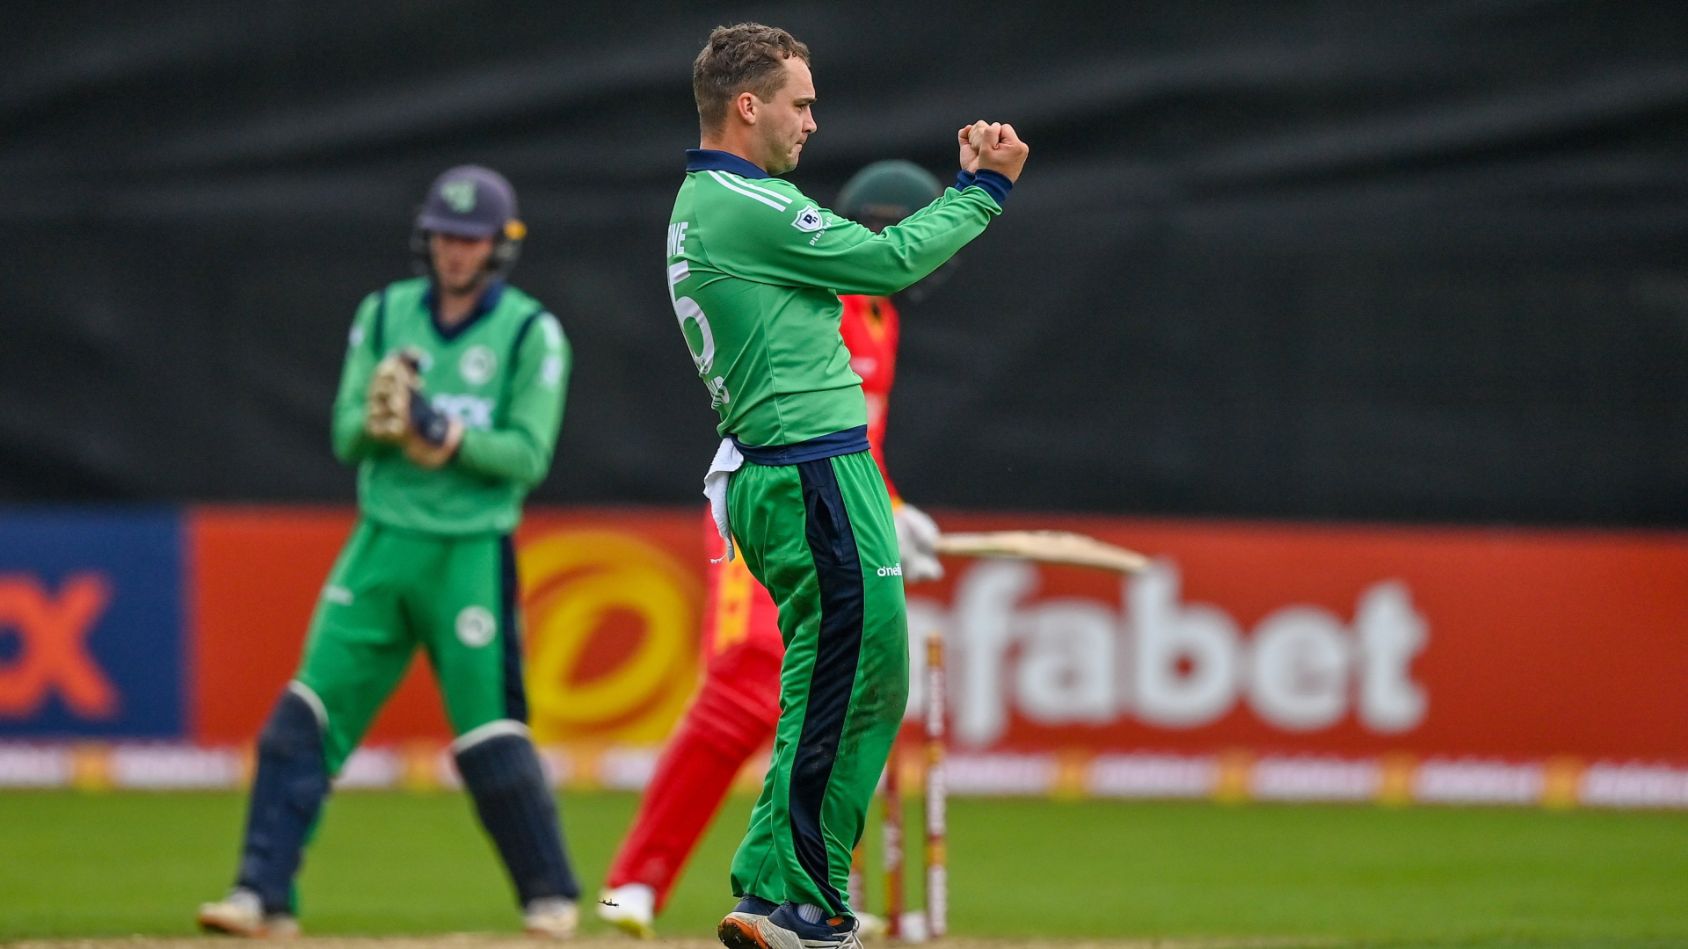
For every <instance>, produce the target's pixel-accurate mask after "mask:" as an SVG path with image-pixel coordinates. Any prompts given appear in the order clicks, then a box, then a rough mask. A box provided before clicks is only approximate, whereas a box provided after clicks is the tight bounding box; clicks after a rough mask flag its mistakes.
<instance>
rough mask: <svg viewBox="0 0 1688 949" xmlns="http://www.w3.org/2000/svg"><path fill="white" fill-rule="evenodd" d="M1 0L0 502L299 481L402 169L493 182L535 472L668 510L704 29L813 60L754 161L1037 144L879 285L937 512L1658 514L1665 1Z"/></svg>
mask: <svg viewBox="0 0 1688 949" xmlns="http://www.w3.org/2000/svg"><path fill="white" fill-rule="evenodd" d="M679 9H682V8H680V7H679V6H678V5H650V6H641V5H639V4H629V3H618V4H609V3H596V2H575V3H567V4H563V3H550V2H546V3H534V4H495V3H478V2H477V3H470V2H423V0H383V2H369V0H362V2H358V3H320V4H318V3H288V2H269V3H258V2H206V3H188V2H162V0H160V2H150V3H145V4H117V3H105V2H87V3H54V4H42V5H39V6H34V7H30V6H26V5H19V6H16V7H14V6H10V5H9V6H8V10H9V19H10V21H11V22H10V24H9V28H8V30H7V31H5V36H4V37H3V38H0V62H3V63H4V65H3V66H0V76H3V81H0V222H3V224H4V226H5V235H6V241H5V248H4V250H3V252H0V329H3V336H0V405H3V409H0V499H9V500H14V501H15V500H91V499H98V500H128V499H182V500H198V499H205V500H229V499H255V500H279V501H309V500H319V499H320V500H341V499H345V498H349V497H350V496H351V493H352V484H353V482H352V478H351V477H350V475H349V473H348V472H346V471H344V470H343V469H341V468H339V467H338V466H337V465H336V464H335V463H334V462H333V460H332V459H331V458H330V456H329V453H328V450H327V429H326V422H327V411H328V404H329V401H330V398H331V394H332V391H333V387H334V382H335V378H336V375H337V373H338V369H339V361H340V357H341V348H342V345H343V341H344V333H345V329H346V326H347V323H348V320H349V318H350V314H351V311H352V308H353V306H354V305H355V303H356V301H357V300H358V298H359V297H360V296H361V295H362V294H363V293H364V292H366V291H367V290H369V289H372V288H373V287H375V286H377V285H379V284H381V283H383V282H385V281H387V280H389V279H393V278H395V277H397V276H402V275H405V274H406V273H407V272H408V266H409V262H408V257H407V252H406V237H407V232H408V227H409V217H410V215H411V213H412V210H413V208H414V206H415V204H416V202H417V201H418V200H419V198H420V195H421V192H422V190H423V188H424V187H425V185H426V183H427V182H428V180H429V179H430V178H431V177H432V176H433V174H434V173H436V172H437V171H439V170H440V169H442V168H444V167H446V166H448V165H450V164H455V163H459V162H463V161H478V162H483V163H487V164H490V165H493V166H495V167H497V168H499V169H501V170H503V171H504V172H505V173H506V174H507V175H508V176H509V177H510V178H511V179H512V180H513V181H514V182H515V183H516V185H517V188H518V190H519V191H520V193H521V199H522V202H523V205H524V211H525V217H526V218H527V220H528V222H529V224H530V227H531V232H532V239H531V241H530V242H529V246H528V248H527V251H526V254H525V256H524V259H523V261H522V263H521V265H520V267H519V268H518V270H517V271H516V275H515V276H516V282H517V283H519V284H520V285H522V286H523V287H524V288H526V289H528V290H530V291H531V292H533V293H535V294H536V295H537V296H539V297H540V298H541V299H542V300H545V301H547V302H548V303H549V304H550V305H551V306H552V307H553V309H554V310H555V311H556V312H557V313H558V314H559V316H560V317H561V319H562V320H563V322H564V325H565V327H566V328H567V330H568V332H569V334H570V337H571V339H572V341H573V343H574V346H575V353H576V374H575V378H574V384H573V386H572V389H571V393H570V405H569V410H568V415H567V420H566V423H565V426H564V436H563V440H562V445H561V448H560V451H559V456H558V462H557V465H556V466H555V468H554V469H553V472H552V475H551V477H550V478H549V480H548V481H547V483H546V484H545V485H544V486H543V488H542V489H541V490H540V491H539V494H538V496H539V497H540V498H542V499H544V500H549V501H556V502H649V501H661V502H671V501H685V500H687V499H694V498H695V496H696V491H697V489H698V485H699V479H700V477H701V475H702V472H703V468H704V467H705V465H706V463H707V460H708V456H709V454H710V451H711V448H712V445H713V441H714V438H713V434H712V431H711V424H712V419H713V415H712V413H710V411H709V410H708V407H707V401H706V398H705V395H704V393H703V390H702V387H701V386H700V385H699V384H698V383H697V382H696V380H695V378H694V377H693V376H692V374H691V368H690V362H689V360H688V358H687V356H686V352H685V349H684V346H683V344H682V343H681V340H680V338H679V334H678V332H677V331H676V329H675V326H674V322H673V316H672V314H671V312H670V310H669V307H668V302H667V298H666V293H665V290H664V287H663V279H662V271H661V253H662V240H663V231H664V225H665V223H666V221H667V215H668V210H669V207H670V203H671V200H672V196H673V191H674V188H675V186H676V184H677V182H678V178H679V173H680V163H681V160H682V156H681V150H682V149H684V148H685V147H687V146H689V145H692V144H695V140H696V131H695V116H694V113H693V111H692V106H691V101H690V87H689V65H690V60H691V57H692V56H693V55H694V53H695V52H696V49H697V47H698V45H699V44H700V42H701V41H702V39H703V37H704V36H705V35H706V34H707V31H708V29H709V27H710V26H712V25H714V24H716V23H719V22H728V21H732V20H735V19H739V18H758V19H766V20H768V21H770V22H775V23H779V24H781V25H785V26H787V27H788V28H790V29H792V30H793V31H794V32H795V33H797V34H798V35H799V37H801V38H803V39H805V40H806V41H807V42H808V43H809V44H810V45H811V46H812V47H813V48H814V51H815V75H816V81H817V86H818V89H819V93H820V102H819V104H818V107H817V116H818V119H819V123H820V131H819V134H818V135H817V136H816V137H815V138H814V139H813V140H812V141H811V143H810V146H809V148H808V149H806V155H805V159H804V163H803V166H802V168H800V169H799V170H798V171H797V172H796V173H795V175H794V178H795V180H796V181H797V182H798V183H799V185H801V186H802V187H803V188H805V190H807V191H808V192H809V193H810V194H812V195H814V196H816V197H817V198H819V199H821V200H823V201H825V200H829V199H830V198H831V197H832V195H833V194H834V193H835V192H836V189H837V187H838V185H839V184H840V183H841V182H842V181H843V179H844V178H845V177H847V176H848V174H849V173H850V172H851V171H853V170H854V169H855V168H856V167H859V166H860V165H861V164H863V163H865V162H867V161H870V160H873V159H877V158H881V157H890V156H902V157H908V158H912V159H915V160H917V161H919V162H921V163H923V164H926V165H928V166H930V167H932V168H933V170H934V171H937V172H941V173H942V174H943V175H944V176H946V177H947V176H948V174H949V173H950V172H949V169H951V168H952V167H953V161H954V156H953V150H952V149H951V148H950V146H949V145H948V141H949V138H950V136H951V135H952V134H953V129H954V128H955V127H956V126H958V125H960V124H962V123H963V122H965V121H969V120H971V119H974V118H976V117H986V118H992V119H1008V120H1011V121H1014V122H1015V123H1016V125H1017V126H1018V128H1019V129H1020V131H1021V133H1022V135H1023V136H1024V137H1025V138H1026V139H1027V140H1028V141H1029V142H1031V144H1032V146H1033V154H1032V160H1031V163H1030V165H1029V166H1028V169H1027V172H1026V175H1025V178H1024V179H1023V181H1022V183H1021V187H1019V188H1018V189H1016V191H1015V193H1014V195H1013V198H1012V200H1011V202H1010V206H1009V209H1008V213H1007V214H1006V215H1005V216H1004V218H1003V219H1002V220H1001V221H1000V222H999V223H998V224H997V225H996V226H993V227H992V229H991V230H990V231H989V232H988V233H987V234H986V235H985V236H984V237H983V238H982V239H980V240H979V241H978V242H976V244H975V245H973V246H972V247H971V248H969V249H968V250H967V251H965V252H964V257H963V260H962V262H961V266H960V267H959V268H958V269H957V270H956V272H955V277H954V279H952V280H951V281H950V282H949V283H948V284H947V285H945V286H943V287H942V288H940V289H939V290H938V291H937V292H936V293H935V294H934V295H933V296H932V297H931V298H930V299H929V300H927V301H926V302H924V303H922V304H920V305H918V306H911V307H908V308H907V311H906V313H905V329H904V337H905V341H904V347H903V353H902V359H903V373H902V376H901V379H900V382H899V387H898V393H897V397H896V399H895V400H894V402H893V404H894V408H893V411H892V429H891V455H892V459H893V466H894V468H895V469H896V471H897V473H898V480H899V482H900V484H901V486H902V487H903V489H904V491H905V492H906V493H907V494H908V495H909V496H910V497H911V498H913V499H916V500H918V501H921V502H926V503H929V504H932V505H934V506H938V507H951V506H975V507H993V508H1014V509H1040V508H1064V509H1082V510H1104V511H1118V512H1125V513H1140V514H1161V513H1166V514H1202V515H1244V516H1266V517H1312V518H1360V519H1386V520H1477V521H1521V522H1544V523H1553V522H1563V523H1577V522H1584V523H1587V522H1592V523H1613V524H1658V523H1669V524H1682V523H1685V522H1688V505H1685V503H1684V500H1685V498H1688V356H1685V353H1688V7H1684V5H1682V4H1678V3H1672V2H1657V3H1646V2H1627V3H1599V2H1587V3H1554V2H1521V0H1519V2H1477V0H1455V2H1438V3H1431V2H1413V3H1385V2H1362V0H1352V2H1284V3H1272V4H1264V3H1253V2H1238V3H1143V4H1125V5H1120V4H1102V3H1093V4H1083V5H1060V4H1014V5H1006V4H1005V5H994V4H988V3H987V4H980V3H970V4H966V5H959V6H955V7H945V8H940V7H936V6H933V5H929V4H919V3H894V4H872V3H853V4H832V3H825V4H799V3H782V4H778V5H768V4H744V5H740V6H735V7H721V8H706V7H705V5H693V6H692V9H695V10H698V11H700V12H695V13H691V12H688V13H683V14H682V13H676V12H675V11H676V10H679Z"/></svg>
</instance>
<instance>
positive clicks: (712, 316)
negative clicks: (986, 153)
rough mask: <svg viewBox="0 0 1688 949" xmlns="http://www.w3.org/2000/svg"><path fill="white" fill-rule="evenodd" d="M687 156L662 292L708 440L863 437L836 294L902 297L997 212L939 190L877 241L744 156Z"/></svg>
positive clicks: (857, 380)
mask: <svg viewBox="0 0 1688 949" xmlns="http://www.w3.org/2000/svg"><path fill="white" fill-rule="evenodd" d="M689 156H690V161H689V162H688V165H687V169H686V172H687V173H686V180H685V183H684V184H682V185H681V186H680V193H679V195H678V196H677V197H676V198H675V200H674V214H673V216H672V218H670V223H669V225H668V292H669V298H670V300H671V301H672V302H673V304H674V313H675V316H676V317H677V318H678V319H679V321H680V330H681V332H682V333H683V334H684V335H685V338H686V345H687V346H688V347H689V348H690V349H691V353H692V361H693V363H694V364H695V365H696V366H697V370H698V375H699V377H700V378H702V379H703V382H704V385H705V386H706V387H707V388H708V389H709V394H710V401H711V404H712V405H713V406H714V407H715V409H716V410H717V411H718V412H719V413H720V415H721V423H720V425H719V427H718V430H719V431H720V433H721V434H722V435H732V436H735V437H737V438H738V439H739V440H740V441H741V442H743V443H745V444H747V445H758V446H761V445H790V444H795V443H797V442H802V441H807V440H809V439H811V438H818V437H820V436H823V435H830V434H833V433H836V432H842V431H845V430H847V429H852V428H855V427H857V426H860V425H865V424H866V423H867V408H866V402H865V401H864V400H863V398H862V391H861V381H862V380H861V377H860V376H858V375H856V374H855V373H854V372H852V371H851V370H850V353H849V351H848V350H847V349H845V348H844V340H843V338H842V337H840V336H839V334H838V321H839V317H840V315H841V314H842V312H843V309H842V306H841V305H840V304H839V302H838V294H840V293H863V294H875V295H889V294H892V293H895V292H897V291H899V290H902V289H904V288H905V287H907V286H909V285H910V284H912V283H914V282H915V281H917V280H919V279H920V278H922V277H924V276H926V275H927V274H929V273H931V272H932V271H934V270H936V269H937V268H938V267H939V266H940V265H941V264H943V262H944V261H946V260H948V259H949V258H950V257H951V256H953V255H954V254H955V252H956V251H958V250H960V249H961V248H962V247H963V246H964V245H966V244H967V242H968V241H971V240H972V239H973V238H975V237H977V236H979V234H980V233H981V232H983V231H984V229H985V226H986V225H987V224H989V223H990V221H991V219H992V218H993V217H995V216H996V215H997V214H1000V213H1001V212H1002V207H1001V205H1000V204H999V203H998V202H997V200H996V199H995V198H993V197H992V196H991V195H990V194H989V193H988V192H987V191H986V190H985V189H983V188H980V187H966V188H962V189H960V190H957V189H955V188H950V189H947V190H946V191H945V192H944V193H943V194H942V195H940V196H939V197H938V198H937V199H936V200H935V201H933V202H932V203H931V204H929V205H927V206H926V207H924V208H922V209H920V210H919V211H916V212H915V213H914V214H911V215H909V217H907V218H906V219H904V220H903V221H902V222H901V223H900V224H897V225H895V226H892V227H887V228H885V229H884V230H883V231H881V232H879V233H877V234H876V233H874V232H873V231H871V230H869V229H867V228H865V227H862V226H861V225H859V224H857V223H855V222H854V221H851V220H849V219H848V218H843V217H840V216H838V215H836V214H834V213H832V212H831V211H828V210H826V209H824V208H821V207H820V206H819V205H817V204H815V203H814V202H813V201H810V200H809V199H808V198H806V197H804V196H803V193H802V192H801V191H799V190H798V189H797V186H796V185H793V184H791V183H790V182H788V181H785V180H783V179H780V178H770V177H768V176H767V175H766V174H764V173H763V172H762V171H761V169H759V168H757V167H756V166H755V165H753V164H751V163H750V162H748V161H745V160H744V159H742V158H738V157H736V156H733V155H729V154H726V153H724V152H716V151H708V150H703V149H698V150H694V151H692V152H690V153H689Z"/></svg>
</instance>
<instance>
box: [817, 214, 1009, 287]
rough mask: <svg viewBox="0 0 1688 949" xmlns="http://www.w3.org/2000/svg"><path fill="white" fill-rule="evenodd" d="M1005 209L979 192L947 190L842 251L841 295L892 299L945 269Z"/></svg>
mask: <svg viewBox="0 0 1688 949" xmlns="http://www.w3.org/2000/svg"><path fill="white" fill-rule="evenodd" d="M1000 213H1002V206H1001V205H1000V204H998V203H997V202H996V200H995V199H994V198H993V197H991V196H990V194H989V193H988V192H986V191H984V190H982V189H979V188H968V189H966V190H964V191H948V192H945V194H944V196H943V197H942V198H939V199H938V200H937V201H934V202H933V203H932V204H930V205H927V206H926V207H925V208H922V209H921V210H920V211H917V212H915V213H914V214H912V215H910V216H909V217H908V218H907V219H905V220H904V221H903V222H902V223H901V224H897V225H893V226H891V227H888V228H886V229H885V230H883V231H881V232H880V233H879V234H878V235H876V236H874V237H873V238H871V239H869V240H864V241H862V242H860V243H858V244H855V245H853V246H850V247H847V248H845V249H844V250H842V251H841V252H840V253H839V255H838V257H839V259H838V261H837V264H838V267H837V268H836V269H837V270H838V271H839V272H838V273H837V274H836V276H837V277H838V278H839V280H838V281H837V284H836V286H834V287H833V289H836V290H837V291H838V292H840V293H870V294H882V295H889V294H892V293H897V292H900V291H902V290H905V289H907V288H908V287H909V286H910V285H911V284H913V283H915V282H917V281H919V280H920V279H922V278H924V277H926V276H927V275H928V274H930V273H931V272H932V271H934V270H937V269H938V268H939V267H941V266H942V265H943V263H944V261H946V260H949V259H950V258H951V257H954V256H955V254H956V252H957V251H959V250H960V249H961V248H963V247H965V246H966V245H967V244H968V243H969V242H971V241H972V240H973V239H974V238H975V237H978V236H979V235H980V234H982V233H984V230H985V227H986V226H987V225H989V224H990V221H991V218H993V217H995V216H996V215H998V214H1000Z"/></svg>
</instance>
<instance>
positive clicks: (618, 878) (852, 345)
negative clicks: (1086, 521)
mask: <svg viewBox="0 0 1688 949" xmlns="http://www.w3.org/2000/svg"><path fill="white" fill-rule="evenodd" d="M941 190H942V186H941V185H939V183H938V180H937V179H936V178H935V177H933V176H932V175H931V174H929V173H927V172H926V171H924V170H922V169H921V168H920V167H919V166H917V165H914V164H912V163H910V162H906V161H882V162H876V163H874V164H872V165H869V166H867V167H866V168H864V169H862V170H861V171H860V172H858V173H857V174H856V175H855V176H854V177H852V178H851V179H850V181H849V182H847V183H846V184H845V186H844V189H843V190H842V191H840V192H839V196H838V208H837V209H836V210H837V211H838V213H840V214H842V215H844V216H846V217H850V218H853V219H855V220H856V221H858V222H860V223H861V224H863V225H866V226H867V227H870V228H872V229H873V230H875V231H878V230H879V229H880V228H882V227H885V226H888V225H891V224H895V223H897V222H898V221H900V220H902V219H903V218H904V217H907V216H908V215H909V214H911V213H912V212H914V211H915V210H917V209H919V208H922V207H925V206H926V205H927V204H929V203H930V202H931V201H932V199H933V197H934V196H936V195H937V194H938V193H939V192H940V191H941ZM839 299H840V301H841V302H842V303H843V305H844V315H843V319H842V320H841V322H840V324H839V333H840V335H842V336H843V338H844V345H845V347H846V348H847V349H848V350H849V352H850V368H851V369H853V370H855V372H856V374H857V375H859V376H861V378H862V393H863V394H864V395H865V396H866V398H867V436H868V442H869V446H870V448H871V450H872V453H873V459H874V461H876V462H878V464H879V470H880V473H881V474H883V475H884V477H885V484H886V487H887V488H889V489H890V492H891V502H892V507H893V514H894V517H895V521H896V527H897V540H898V544H899V546H900V547H901V554H902V568H903V581H904V582H905V583H917V582H920V581H922V580H935V579H937V578H939V577H941V576H943V567H942V566H941V565H940V564H939V562H938V558H937V554H936V551H935V549H934V548H935V545H936V543H937V539H938V527H937V525H936V524H934V523H933V522H932V519H931V518H929V517H927V516H926V515H925V514H924V513H922V512H921V511H920V510H919V509H918V508H916V507H914V506H913V505H911V504H907V503H905V502H904V501H903V500H902V498H901V497H900V496H899V495H898V494H897V489H896V487H895V486H894V485H893V484H892V481H891V476H890V474H889V473H888V472H887V471H886V470H885V416H886V412H887V409H888V408H889V398H890V395H891V384H892V381H893V379H894V377H895V375H896V368H897V335H898V326H897V319H898V317H897V310H896V308H895V307H894V306H893V305H892V304H891V300H890V298H888V297H868V296H841V297H840V298H839ZM700 526H701V528H702V530H703V533H704V538H705V545H706V549H707V550H708V551H709V557H710V560H711V566H710V575H709V594H708V600H707V602H706V603H705V604H704V617H705V619H704V628H703V665H704V674H703V686H702V688H701V689H699V691H698V694H697V697H696V698H694V699H693V700H692V704H691V706H690V707H689V708H688V709H687V710H686V714H685V717H684V718H683V719H681V721H680V723H679V725H678V726H676V728H675V730H674V733H673V735H672V736H671V737H670V738H669V741H668V746H667V748H666V749H665V750H664V751H663V754H662V757H661V759H660V760H659V761H658V763H657V768H656V773H655V774H654V775H653V776H652V778H651V783H650V786H649V787H647V788H646V790H645V797H644V800H643V802H642V803H641V804H640V807H639V813H638V816H637V817H635V818H634V821H633V827H632V829H631V830H629V831H628V834H627V837H626V839H625V840H623V841H622V844H621V849H620V850H619V851H618V852H617V853H616V857H615V861H614V863H612V864H611V866H610V871H609V879H608V880H607V881H605V888H604V894H603V898H602V900H601V901H600V902H599V904H598V916H599V917H600V918H601V919H603V920H605V921H606V922H609V923H612V924H614V925H615V926H616V928H618V929H621V930H622V931H624V932H626V933H629V934H631V935H634V936H640V937H649V936H652V935H654V934H655V929H654V921H655V918H656V914H657V913H660V912H661V911H662V908H663V904H664V903H666V902H667V899H668V894H669V892H670V891H671V890H672V889H673V887H674V883H675V881H676V880H677V879H678V877H679V875H680V871H681V870H682V869H683V868H684V867H685V864H686V860H687V858H689V857H690V856H691V853H692V849H693V848H694V847H695V846H696V845H697V842H698V839H699V838H700V837H702V836H703V832H704V830H705V829H706V828H708V826H709V822H710V821H711V820H713V819H714V817H715V813H716V812H717V811H718V810H720V807H721V802H722V800H723V799H724V798H725V797H726V794H727V790H728V788H729V787H730V786H731V784H732V781H733V778H734V776H736V775H737V774H738V772H739V770H740V769H741V768H742V767H743V766H744V763H745V762H746V761H747V760H749V759H750V756H751V755H753V754H755V753H756V752H757V751H758V750H760V749H762V748H764V747H766V746H767V745H768V744H769V742H771V741H772V740H773V737H774V727H775V725H776V723H777V722H778V720H779V711H780V710H779V695H780V662H781V660H782V658H783V657H784V654H785V645H784V643H783V642H782V641H781V639H780V630H779V624H778V614H777V611H776V609H775V607H774V601H773V599H772V598H771V597H770V596H769V595H768V591H767V590H765V589H763V588H762V586H761V584H759V583H757V582H756V580H755V578H754V577H752V576H751V575H750V570H749V569H748V568H747V567H746V566H745V561H744V558H742V557H739V558H736V559H733V560H726V559H724V557H723V555H724V554H725V552H726V551H725V545H724V543H723V541H722V540H721V536H720V534H719V532H718V531H717V529H716V526H715V521H714V519H713V518H712V517H711V516H710V515H709V512H708V511H707V510H705V511H704V512H703V518H702V521H701V523H700Z"/></svg>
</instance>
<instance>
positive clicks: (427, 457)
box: [404, 390, 463, 468]
mask: <svg viewBox="0 0 1688 949" xmlns="http://www.w3.org/2000/svg"><path fill="white" fill-rule="evenodd" d="M462 444H463V423H462V422H459V421H458V420H457V419H455V418H452V417H451V416H449V415H447V414H445V413H444V412H441V411H440V410H439V409H436V408H434V404H433V403H432V402H429V401H428V397H427V396H425V395H423V394H422V392H421V391H420V390H417V391H415V392H412V393H411V394H410V437H409V438H406V439H405V442H404V456H405V457H406V458H409V459H410V460H411V461H412V462H414V463H415V464H418V465H420V466H422V467H424V468H441V467H444V466H445V464H446V462H449V461H450V460H451V459H452V458H453V457H454V456H455V455H456V454H457V448H458V446H460V445H462Z"/></svg>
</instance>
